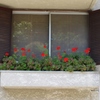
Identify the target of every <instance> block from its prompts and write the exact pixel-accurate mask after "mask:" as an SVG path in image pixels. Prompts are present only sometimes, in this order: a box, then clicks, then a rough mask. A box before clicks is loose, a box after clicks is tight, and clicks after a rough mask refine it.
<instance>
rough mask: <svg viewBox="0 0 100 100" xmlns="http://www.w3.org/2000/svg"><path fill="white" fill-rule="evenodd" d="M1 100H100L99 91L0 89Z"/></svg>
mask: <svg viewBox="0 0 100 100" xmlns="http://www.w3.org/2000/svg"><path fill="white" fill-rule="evenodd" d="M0 79H1V78H0ZM0 83H1V82H0ZM0 100H99V97H98V90H92V91H91V90H90V89H33V88H32V89H6V88H1V87H0Z"/></svg>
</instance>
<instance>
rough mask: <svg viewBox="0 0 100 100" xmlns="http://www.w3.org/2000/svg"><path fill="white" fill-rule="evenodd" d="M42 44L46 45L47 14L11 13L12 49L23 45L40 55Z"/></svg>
mask: <svg viewBox="0 0 100 100" xmlns="http://www.w3.org/2000/svg"><path fill="white" fill-rule="evenodd" d="M44 44H46V45H48V15H23V14H22V15H21V14H20V15H19V14H18V15H17V14H14V15H13V28H12V50H13V48H14V47H17V48H22V47H25V48H27V49H31V51H32V53H34V54H36V55H37V56H38V57H40V54H41V52H42V51H43V45H44Z"/></svg>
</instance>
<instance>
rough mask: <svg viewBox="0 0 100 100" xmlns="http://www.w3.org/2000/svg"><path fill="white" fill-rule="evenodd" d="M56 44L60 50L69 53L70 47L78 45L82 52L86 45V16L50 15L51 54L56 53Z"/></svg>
mask: <svg viewBox="0 0 100 100" xmlns="http://www.w3.org/2000/svg"><path fill="white" fill-rule="evenodd" d="M56 46H61V51H62V52H63V51H66V52H67V53H68V54H69V53H71V48H73V47H78V51H79V52H82V51H83V50H84V49H86V48H87V47H88V16H85V15H52V56H54V55H56V54H57V51H56Z"/></svg>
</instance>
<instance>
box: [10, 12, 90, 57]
mask: <svg viewBox="0 0 100 100" xmlns="http://www.w3.org/2000/svg"><path fill="white" fill-rule="evenodd" d="M12 14H33V15H48V17H49V21H48V26H49V32H48V34H49V56H51V45H52V44H51V41H52V38H51V35H52V32H51V30H52V28H51V24H52V23H51V20H52V17H51V16H52V15H55V14H59V15H89V13H88V12H79V11H53V12H51V11H13V12H12Z"/></svg>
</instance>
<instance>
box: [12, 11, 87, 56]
mask: <svg viewBox="0 0 100 100" xmlns="http://www.w3.org/2000/svg"><path fill="white" fill-rule="evenodd" d="M19 12H20V13H18V12H17V11H15V12H14V14H13V29H12V48H14V47H18V48H21V47H25V48H30V49H31V50H32V52H33V53H35V54H36V55H38V57H40V53H41V52H42V50H43V48H42V47H43V45H44V44H46V45H47V46H48V49H49V55H52V56H54V55H56V46H58V45H60V46H61V48H62V52H63V50H65V51H66V52H67V53H70V50H71V48H72V47H78V48H79V51H82V50H84V49H85V48H86V47H88V15H87V13H54V12H53V13H52V12H43V13H42V12H31V13H30V12H29V11H27V13H25V12H21V11H19Z"/></svg>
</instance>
